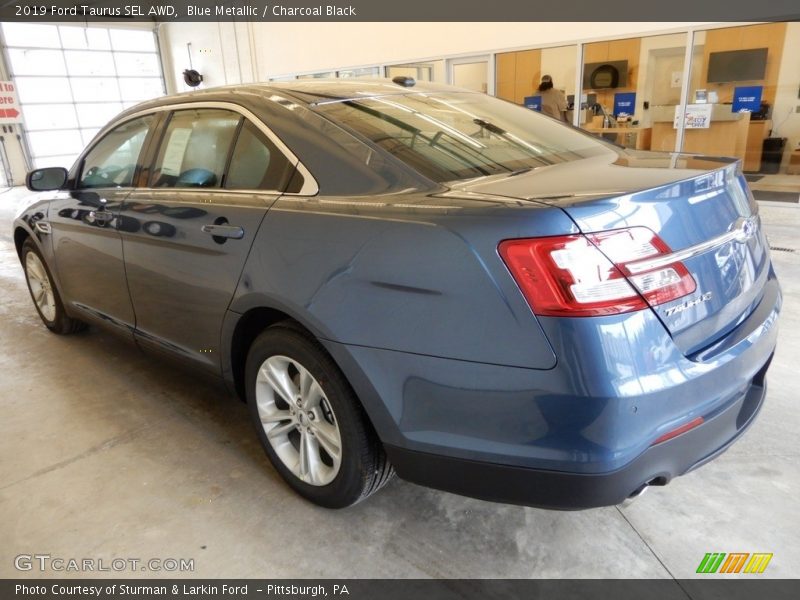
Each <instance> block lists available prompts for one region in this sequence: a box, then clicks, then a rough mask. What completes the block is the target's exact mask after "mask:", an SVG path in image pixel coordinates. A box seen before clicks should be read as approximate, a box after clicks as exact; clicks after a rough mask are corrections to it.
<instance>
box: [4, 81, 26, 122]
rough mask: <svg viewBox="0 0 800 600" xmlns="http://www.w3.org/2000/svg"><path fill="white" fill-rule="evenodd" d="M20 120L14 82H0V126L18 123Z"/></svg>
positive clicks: (20, 115)
mask: <svg viewBox="0 0 800 600" xmlns="http://www.w3.org/2000/svg"><path fill="white" fill-rule="evenodd" d="M21 120H22V114H21V113H20V110H19V101H18V100H17V88H16V86H15V85H14V82H13V81H0V124H3V125H7V124H10V123H19V122H20V121H21Z"/></svg>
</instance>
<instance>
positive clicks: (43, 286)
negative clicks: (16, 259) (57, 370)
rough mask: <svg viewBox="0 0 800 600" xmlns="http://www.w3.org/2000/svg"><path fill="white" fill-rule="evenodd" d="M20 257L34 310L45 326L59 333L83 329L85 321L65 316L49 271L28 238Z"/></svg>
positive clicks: (34, 245)
mask: <svg viewBox="0 0 800 600" xmlns="http://www.w3.org/2000/svg"><path fill="white" fill-rule="evenodd" d="M21 258H22V267H23V269H24V270H25V281H26V282H27V283H28V291H30V293H31V298H32V299H33V304H34V306H35V307H36V312H38V313H39V317H40V318H41V319H42V322H43V323H44V324H45V325H46V326H47V328H48V329H49V330H50V331H52V332H54V333H60V334H68V333H75V332H78V331H80V330H82V329H85V328H86V324H85V323H83V322H82V321H78V320H77V319H73V318H71V317H69V316H67V313H66V311H65V310H64V305H63V304H62V302H61V296H59V295H58V290H57V289H56V286H55V284H54V283H53V278H52V276H51V275H50V271H49V270H48V269H47V265H46V264H45V262H44V259H43V258H42V255H41V254H40V252H39V249H38V248H37V247H36V244H34V243H33V240H31V239H30V238H28V239H27V240H25V243H24V244H22V257H21Z"/></svg>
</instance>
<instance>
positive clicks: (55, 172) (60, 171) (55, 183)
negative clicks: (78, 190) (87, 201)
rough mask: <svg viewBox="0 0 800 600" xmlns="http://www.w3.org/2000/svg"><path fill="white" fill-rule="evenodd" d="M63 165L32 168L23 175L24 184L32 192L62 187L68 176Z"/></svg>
mask: <svg viewBox="0 0 800 600" xmlns="http://www.w3.org/2000/svg"><path fill="white" fill-rule="evenodd" d="M68 175H69V174H68V173H67V170H66V169H65V168H64V167H46V168H44V169H34V170H33V171H31V172H30V173H28V175H27V176H26V177H25V186H26V187H27V188H28V189H29V190H31V191H32V192H49V191H52V190H60V189H61V188H62V187H64V184H65V183H66V182H67V177H68Z"/></svg>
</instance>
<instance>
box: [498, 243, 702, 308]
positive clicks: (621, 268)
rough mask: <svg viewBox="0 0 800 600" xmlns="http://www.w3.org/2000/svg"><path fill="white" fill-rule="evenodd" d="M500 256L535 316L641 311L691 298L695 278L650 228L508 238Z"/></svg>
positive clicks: (500, 248)
mask: <svg viewBox="0 0 800 600" xmlns="http://www.w3.org/2000/svg"><path fill="white" fill-rule="evenodd" d="M498 251H499V252H500V256H501V257H502V258H503V260H504V261H505V263H506V266H507V267H508V269H509V271H511V275H512V276H513V277H514V279H515V280H516V282H517V285H519V287H520V289H521V290H522V293H523V295H524V296H525V298H526V300H527V301H528V304H529V305H530V306H531V309H532V310H533V312H534V313H536V314H538V315H550V316H570V317H587V316H596V315H610V314H619V313H624V312H630V311H634V310H641V309H643V308H647V306H648V304H649V305H650V306H655V305H658V304H663V303H664V302H669V301H671V300H675V299H676V298H680V297H681V296H685V295H686V294H690V293H692V292H693V291H694V290H695V287H696V285H695V281H694V278H692V276H691V275H690V274H689V271H688V270H687V269H686V267H685V266H684V265H683V264H682V263H680V262H664V261H663V260H661V261H659V260H655V259H656V257H659V256H664V257H666V256H667V255H669V254H670V253H671V250H670V248H669V247H668V246H667V245H666V244H665V243H664V242H663V241H662V240H661V239H660V238H659V237H658V236H657V235H656V234H654V233H653V232H652V231H650V230H649V229H647V228H645V227H631V228H628V229H616V230H613V231H605V232H602V233H592V234H587V235H585V236H584V235H580V234H579V235H567V236H558V237H547V238H531V239H520V240H506V241H504V242H502V243H501V244H500V246H499V247H498Z"/></svg>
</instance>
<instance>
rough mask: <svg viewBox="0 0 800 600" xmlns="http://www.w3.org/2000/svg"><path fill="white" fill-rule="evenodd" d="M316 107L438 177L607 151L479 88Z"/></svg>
mask: <svg viewBox="0 0 800 600" xmlns="http://www.w3.org/2000/svg"><path fill="white" fill-rule="evenodd" d="M317 110H318V111H319V112H320V113H322V114H324V115H326V116H327V117H328V118H330V119H332V120H333V121H335V122H337V123H339V124H341V125H343V126H345V127H348V128H350V129H352V130H354V131H356V132H357V133H360V134H361V135H363V136H365V137H366V138H368V139H369V140H371V141H372V142H374V143H375V144H377V145H379V146H380V147H382V148H383V149H384V150H386V151H388V152H390V153H391V154H393V155H394V156H396V157H397V158H398V159H400V160H402V161H403V162H405V163H406V164H407V165H409V166H410V167H412V168H414V169H416V170H417V171H419V172H420V173H422V174H423V175H425V176H426V177H428V178H430V179H432V180H434V181H437V182H444V181H453V180H458V179H471V178H473V177H482V176H485V175H499V174H503V173H513V172H516V171H523V170H527V169H531V168H536V167H542V166H546V165H552V164H556V163H561V162H567V161H571V160H578V159H581V158H587V157H589V156H597V155H598V154H604V153H607V152H609V151H610V148H609V147H608V146H607V145H606V144H604V143H603V142H601V141H599V140H596V139H594V138H592V137H591V136H588V135H585V134H583V133H580V132H578V131H576V130H574V129H572V128H570V127H567V126H566V125H564V124H561V123H559V122H558V121H555V120H553V119H550V118H548V117H545V116H542V115H540V114H537V113H536V112H534V111H532V110H530V109H527V108H523V107H521V106H517V105H515V104H511V103H509V102H504V101H502V100H498V99H496V98H493V97H491V96H486V95H484V94H473V93H458V92H452V93H425V94H408V95H395V96H383V97H378V98H364V99H356V100H347V101H344V102H331V103H328V104H321V105H319V106H318V107H317Z"/></svg>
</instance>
